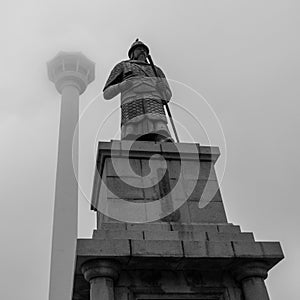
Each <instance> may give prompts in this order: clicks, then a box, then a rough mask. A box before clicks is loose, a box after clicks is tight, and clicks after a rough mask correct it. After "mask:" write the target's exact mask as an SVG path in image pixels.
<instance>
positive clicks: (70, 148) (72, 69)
mask: <svg viewBox="0 0 300 300" xmlns="http://www.w3.org/2000/svg"><path fill="white" fill-rule="evenodd" d="M48 76H49V79H50V80H51V81H52V82H53V83H54V84H55V87H56V89H57V91H58V92H59V93H60V94H61V95H62V97H61V110H60V127H59V142H58V158H57V171H56V186H55V203H54V216H53V230H52V253H51V268H50V287H49V300H54V299H66V300H67V299H71V295H72V285H73V273H74V262H75V251H76V238H77V214H78V212H77V211H78V183H77V176H78V134H79V129H78V116H79V96H80V95H81V94H82V93H83V92H84V91H85V89H86V88H87V86H88V84H89V83H91V82H92V81H93V80H94V78H95V67H94V63H93V62H92V61H90V60H89V59H87V58H86V57H85V56H84V55H83V54H81V53H78V52H71V53H70V52H60V53H58V54H57V55H56V56H55V57H54V58H53V59H52V60H51V61H49V62H48Z"/></svg>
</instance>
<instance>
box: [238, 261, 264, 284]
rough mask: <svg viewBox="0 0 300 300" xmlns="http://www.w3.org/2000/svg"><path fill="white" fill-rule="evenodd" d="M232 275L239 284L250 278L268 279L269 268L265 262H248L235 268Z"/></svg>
mask: <svg viewBox="0 0 300 300" xmlns="http://www.w3.org/2000/svg"><path fill="white" fill-rule="evenodd" d="M232 273H233V276H234V277H235V279H236V280H237V281H239V282H241V281H243V280H244V279H247V278H250V277H260V278H262V279H266V278H267V277H268V268H267V265H266V263H264V262H260V261H257V262H248V263H244V264H241V265H239V266H237V267H235V268H234V269H233V271H232Z"/></svg>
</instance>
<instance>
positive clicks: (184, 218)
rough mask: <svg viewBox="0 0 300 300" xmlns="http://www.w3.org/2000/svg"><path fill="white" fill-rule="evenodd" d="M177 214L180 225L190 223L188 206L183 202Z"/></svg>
mask: <svg viewBox="0 0 300 300" xmlns="http://www.w3.org/2000/svg"><path fill="white" fill-rule="evenodd" d="M178 211H179V214H180V222H182V223H188V224H189V223H191V218H190V212H189V206H188V204H187V202H185V203H184V204H183V205H181V206H180V208H178Z"/></svg>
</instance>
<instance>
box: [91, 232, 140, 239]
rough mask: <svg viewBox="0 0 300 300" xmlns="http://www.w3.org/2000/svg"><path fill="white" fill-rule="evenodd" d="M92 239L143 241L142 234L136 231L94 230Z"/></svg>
mask: <svg viewBox="0 0 300 300" xmlns="http://www.w3.org/2000/svg"><path fill="white" fill-rule="evenodd" d="M93 239H102V240H105V239H106V240H110V239H125V240H126V239H130V240H143V239H144V237H143V232H141V231H137V230H94V232H93Z"/></svg>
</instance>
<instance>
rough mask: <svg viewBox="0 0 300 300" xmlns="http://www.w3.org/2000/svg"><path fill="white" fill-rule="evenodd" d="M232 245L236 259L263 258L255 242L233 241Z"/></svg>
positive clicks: (258, 245)
mask: <svg viewBox="0 0 300 300" xmlns="http://www.w3.org/2000/svg"><path fill="white" fill-rule="evenodd" d="M232 245H233V251H234V255H235V256H236V257H257V256H263V251H262V249H261V247H260V244H259V243H257V242H245V241H235V242H232Z"/></svg>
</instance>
